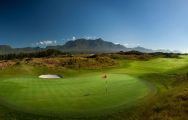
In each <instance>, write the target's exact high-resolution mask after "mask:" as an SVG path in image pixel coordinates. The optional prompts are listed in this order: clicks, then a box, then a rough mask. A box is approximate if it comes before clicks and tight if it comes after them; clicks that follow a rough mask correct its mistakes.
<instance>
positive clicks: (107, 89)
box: [105, 79, 108, 95]
mask: <svg viewBox="0 0 188 120" xmlns="http://www.w3.org/2000/svg"><path fill="white" fill-rule="evenodd" d="M105 83H106V95H107V93H108V83H107V79H106V82H105Z"/></svg>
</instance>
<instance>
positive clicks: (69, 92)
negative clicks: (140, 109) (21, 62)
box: [0, 73, 149, 117]
mask: <svg viewBox="0 0 188 120" xmlns="http://www.w3.org/2000/svg"><path fill="white" fill-rule="evenodd" d="M101 75H102V74H101V73H94V74H85V75H80V76H76V77H67V78H66V77H65V78H61V79H55V80H54V79H53V80H50V79H49V80H44V79H39V78H38V77H37V76H35V77H31V76H28V77H26V76H25V77H17V78H16V77H10V78H7V79H4V80H2V81H1V82H0V96H1V101H3V103H4V105H6V106H7V107H10V108H14V109H16V110H19V111H24V112H29V113H34V114H42V115H52V116H64V117H65V116H67V117H69V116H72V117H74V116H75V117H82V116H92V115H100V114H106V113H109V112H113V111H115V110H116V109H118V108H119V107H121V106H130V105H131V104H133V103H134V102H135V101H137V100H139V99H141V98H143V97H144V96H146V95H147V94H148V92H149V89H148V87H147V86H146V85H145V84H144V83H143V82H142V81H141V80H139V79H137V78H134V77H131V76H129V75H125V74H107V76H108V78H107V85H108V91H107V93H106V91H105V85H106V84H105V80H102V79H101ZM134 104H135V103H134Z"/></svg>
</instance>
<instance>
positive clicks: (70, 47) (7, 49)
mask: <svg viewBox="0 0 188 120" xmlns="http://www.w3.org/2000/svg"><path fill="white" fill-rule="evenodd" d="M47 49H56V50H60V51H62V52H69V53H110V52H119V51H132V50H135V51H140V52H146V53H151V52H172V51H168V50H158V51H156V50H152V49H147V48H144V47H134V48H127V47H125V46H123V45H121V44H114V43H112V42H108V41H104V40H103V39H101V38H99V39H94V40H91V39H90V40H88V39H84V38H82V39H77V40H71V41H68V42H66V43H65V44H64V45H54V46H47V47H45V48H40V47H25V48H12V47H11V46H9V45H0V54H8V53H21V52H24V53H28V52H35V51H43V50H47Z"/></svg>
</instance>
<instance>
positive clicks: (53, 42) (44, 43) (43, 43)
mask: <svg viewBox="0 0 188 120" xmlns="http://www.w3.org/2000/svg"><path fill="white" fill-rule="evenodd" d="M56 44H57V41H56V40H44V41H39V42H37V43H36V46H40V47H46V46H49V45H56Z"/></svg>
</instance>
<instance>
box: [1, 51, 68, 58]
mask: <svg viewBox="0 0 188 120" xmlns="http://www.w3.org/2000/svg"><path fill="white" fill-rule="evenodd" d="M58 55H68V53H64V52H61V51H59V50H55V49H48V50H45V51H38V52H31V53H18V54H16V53H10V54H3V55H0V60H13V59H23V58H42V57H52V56H58Z"/></svg>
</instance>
